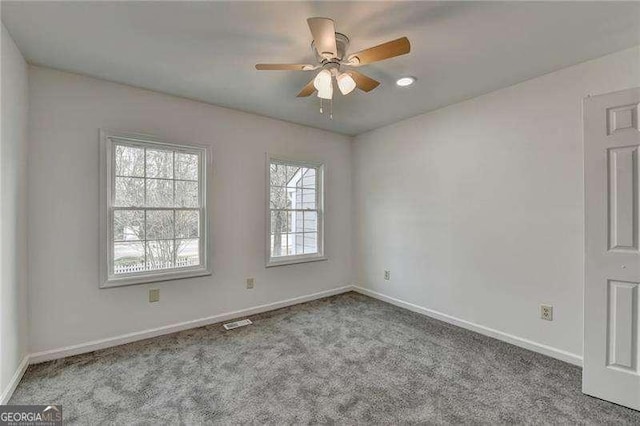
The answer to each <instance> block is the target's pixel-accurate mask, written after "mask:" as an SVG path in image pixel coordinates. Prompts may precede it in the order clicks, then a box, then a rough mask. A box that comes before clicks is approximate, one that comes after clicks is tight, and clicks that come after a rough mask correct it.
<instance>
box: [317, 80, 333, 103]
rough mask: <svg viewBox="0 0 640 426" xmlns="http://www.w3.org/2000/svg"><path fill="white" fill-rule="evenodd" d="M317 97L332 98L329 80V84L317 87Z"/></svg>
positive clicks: (331, 87) (331, 86)
mask: <svg viewBox="0 0 640 426" xmlns="http://www.w3.org/2000/svg"><path fill="white" fill-rule="evenodd" d="M318 97H319V98H321V99H331V98H333V85H332V84H331V80H329V85H328V86H327V87H323V88H322V89H318Z"/></svg>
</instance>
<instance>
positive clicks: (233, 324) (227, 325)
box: [224, 319, 253, 330]
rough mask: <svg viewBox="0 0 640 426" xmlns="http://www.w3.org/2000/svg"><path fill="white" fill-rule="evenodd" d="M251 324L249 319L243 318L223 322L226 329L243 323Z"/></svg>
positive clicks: (243, 324)
mask: <svg viewBox="0 0 640 426" xmlns="http://www.w3.org/2000/svg"><path fill="white" fill-rule="evenodd" d="M249 324H253V323H252V322H251V320H250V319H243V320H240V321H234V322H228V323H226V324H224V328H225V329H226V330H233V329H234V328H238V327H244V326H245V325H249Z"/></svg>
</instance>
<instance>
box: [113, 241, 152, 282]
mask: <svg viewBox="0 0 640 426" xmlns="http://www.w3.org/2000/svg"><path fill="white" fill-rule="evenodd" d="M144 269H145V265H144V243H142V242H137V243H115V244H114V245H113V273H114V274H126V273H130V272H140V271H144Z"/></svg>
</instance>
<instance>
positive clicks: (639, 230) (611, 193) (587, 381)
mask: <svg viewBox="0 0 640 426" xmlns="http://www.w3.org/2000/svg"><path fill="white" fill-rule="evenodd" d="M639 105H640V88H634V89H629V90H625V91H622V92H616V93H611V94H607V95H602V96H594V97H589V98H587V99H585V101H584V143H585V147H584V152H585V163H584V166H585V229H586V235H585V293H584V369H583V379H582V389H583V391H584V392H585V393H587V394H589V395H593V396H595V397H598V398H602V399H606V400H609V401H612V402H615V403H618V404H621V405H625V406H627V407H630V408H634V409H636V410H640V346H639V345H640V336H639V333H640V322H639V321H640V318H639V312H638V310H639V309H640V295H639V293H640V244H639V242H640V226H639V225H640V204H639V202H640V164H639V158H638V157H639V153H640V129H639V127H638V108H639Z"/></svg>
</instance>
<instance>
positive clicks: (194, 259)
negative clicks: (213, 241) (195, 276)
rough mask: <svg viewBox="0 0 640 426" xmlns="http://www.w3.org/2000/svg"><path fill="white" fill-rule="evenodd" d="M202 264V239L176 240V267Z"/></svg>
mask: <svg viewBox="0 0 640 426" xmlns="http://www.w3.org/2000/svg"><path fill="white" fill-rule="evenodd" d="M199 264H200V240H199V239H197V238H196V239H190V240H176V268H184V267H187V266H195V265H199Z"/></svg>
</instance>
